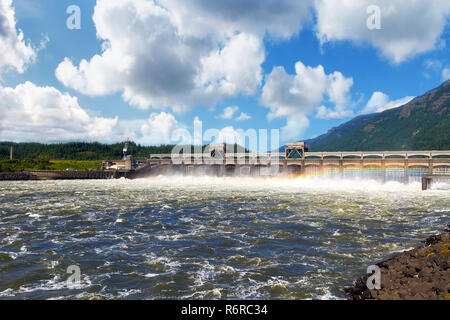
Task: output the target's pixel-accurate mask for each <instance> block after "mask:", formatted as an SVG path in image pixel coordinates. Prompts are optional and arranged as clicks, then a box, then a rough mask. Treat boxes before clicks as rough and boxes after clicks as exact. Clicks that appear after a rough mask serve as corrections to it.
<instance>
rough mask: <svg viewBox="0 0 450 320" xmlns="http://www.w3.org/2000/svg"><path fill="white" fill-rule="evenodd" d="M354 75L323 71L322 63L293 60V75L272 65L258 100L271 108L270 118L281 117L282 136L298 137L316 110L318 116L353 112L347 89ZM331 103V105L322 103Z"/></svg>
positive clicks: (350, 113) (342, 116)
mask: <svg viewBox="0 0 450 320" xmlns="http://www.w3.org/2000/svg"><path fill="white" fill-rule="evenodd" d="M352 86H353V79H352V78H346V77H345V76H344V75H342V73H340V72H338V71H336V72H334V73H331V74H326V73H325V70H324V68H323V66H321V65H319V66H317V67H310V66H305V65H304V64H303V63H302V62H297V63H296V64H295V75H291V74H287V73H286V71H285V69H284V68H283V67H275V68H274V69H273V70H272V72H271V73H270V74H269V75H267V76H266V82H265V85H264V87H263V90H262V97H261V103H262V104H263V105H264V106H267V107H269V108H270V113H269V119H274V118H279V117H284V118H286V119H287V125H286V127H284V128H283V129H282V135H283V137H284V138H285V139H298V138H299V136H300V135H301V134H302V133H303V132H304V131H305V130H306V129H307V128H308V126H309V120H308V118H307V116H308V115H310V114H312V113H314V112H318V113H317V114H316V115H317V116H318V117H321V118H327V119H328V118H344V117H348V116H351V115H353V111H352V110H351V109H350V108H351V107H352V106H353V103H352V102H351V97H350V90H351V87H352ZM324 102H329V103H330V104H332V105H334V108H333V109H328V108H325V107H324V106H323V103H324Z"/></svg>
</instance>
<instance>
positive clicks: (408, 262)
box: [345, 225, 450, 300]
mask: <svg viewBox="0 0 450 320" xmlns="http://www.w3.org/2000/svg"><path fill="white" fill-rule="evenodd" d="M445 231H446V233H443V234H440V235H436V236H432V237H430V238H428V239H427V240H426V241H425V245H424V246H423V247H420V248H416V249H413V250H410V251H405V252H403V253H401V254H399V255H397V256H395V257H393V258H391V259H389V260H386V261H383V262H380V263H378V264H376V265H377V266H378V267H380V271H381V289H380V290H376V289H373V290H370V289H369V288H368V287H367V285H366V283H367V279H368V277H369V276H370V275H365V276H364V277H361V278H360V279H358V280H357V281H356V282H355V284H354V286H353V287H350V288H346V289H345V292H346V294H347V297H348V299H351V300H450V269H449V265H450V225H449V228H448V229H447V230H445Z"/></svg>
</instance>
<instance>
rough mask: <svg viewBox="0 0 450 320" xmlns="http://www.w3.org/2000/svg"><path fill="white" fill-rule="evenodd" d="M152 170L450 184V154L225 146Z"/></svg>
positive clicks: (168, 160) (161, 159) (173, 158)
mask: <svg viewBox="0 0 450 320" xmlns="http://www.w3.org/2000/svg"><path fill="white" fill-rule="evenodd" d="M148 164H149V166H150V168H151V169H150V170H149V172H151V173H152V174H155V175H160V174H171V173H173V174H184V175H197V174H199V175H202V174H206V175H213V176H276V175H287V176H292V175H296V176H317V175H330V176H341V177H346V178H349V177H364V178H370V179H379V180H382V181H390V180H395V181H401V182H405V183H408V182H410V181H422V177H423V176H425V175H426V176H428V177H430V179H431V181H437V180H438V179H439V180H447V177H448V178H449V180H450V150H444V151H442V150H441V151H352V152H308V151H307V147H306V144H304V143H293V144H287V145H286V148H285V152H284V153H227V152H226V146H225V145H214V146H211V149H210V150H209V152H206V153H197V154H152V155H150V159H149V160H148ZM433 177H436V178H435V179H434V178H433ZM428 181H430V180H428Z"/></svg>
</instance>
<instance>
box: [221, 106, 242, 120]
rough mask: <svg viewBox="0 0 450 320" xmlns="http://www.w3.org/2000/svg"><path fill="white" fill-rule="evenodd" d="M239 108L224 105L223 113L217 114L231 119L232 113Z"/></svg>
mask: <svg viewBox="0 0 450 320" xmlns="http://www.w3.org/2000/svg"><path fill="white" fill-rule="evenodd" d="M238 110H239V107H237V106H233V107H226V108H225V109H223V113H222V114H221V115H220V116H219V118H222V119H226V120H231V119H233V116H234V114H235V113H236V112H237V111H238Z"/></svg>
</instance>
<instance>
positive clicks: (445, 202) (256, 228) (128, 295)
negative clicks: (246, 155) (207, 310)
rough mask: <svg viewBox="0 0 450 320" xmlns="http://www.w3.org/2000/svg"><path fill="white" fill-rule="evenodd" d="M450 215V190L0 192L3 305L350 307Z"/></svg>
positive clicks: (11, 187) (345, 186)
mask: <svg viewBox="0 0 450 320" xmlns="http://www.w3.org/2000/svg"><path fill="white" fill-rule="evenodd" d="M449 213H450V186H449V185H446V184H437V185H435V186H434V188H433V190H430V191H427V192H422V191H421V186H420V184H419V183H417V182H415V183H411V184H409V185H403V184H401V183H397V182H388V183H386V184H382V183H379V182H376V181H363V180H358V179H356V180H339V179H327V178H320V179H256V178H255V179H252V178H248V179H244V178H243V179H240V178H208V177H155V178H149V179H140V180H100V181H94V180H90V181H37V182H30V181H27V182H0V299H11V298H15V299H23V298H31V299H37V298H38V299H66V298H76V299H94V298H100V299H101V298H104V299H111V298H115V299H123V298H125V299H165V298H176V299H181V298H183V299H184V298H194V299H232V298H237V299H243V298H245V299H265V298H273V299H321V298H325V299H327V298H339V299H340V298H344V294H343V291H342V288H343V287H344V286H348V285H351V284H352V282H353V280H354V279H356V278H358V277H359V276H360V275H362V274H364V273H365V270H366V268H367V266H369V265H371V264H373V263H374V262H378V261H380V260H384V259H386V258H389V257H390V256H392V255H393V254H395V253H396V252H401V251H403V250H405V249H409V248H411V247H414V246H417V245H419V244H420V242H421V241H422V240H424V239H425V238H426V237H427V236H429V235H431V234H435V233H436V232H439V231H442V230H443V228H444V227H445V226H446V224H447V223H449V216H450V215H449ZM71 265H75V266H79V268H80V270H81V283H80V284H79V286H77V287H68V286H67V282H66V280H67V279H68V278H69V277H70V274H68V273H67V268H68V267H69V266H71Z"/></svg>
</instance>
